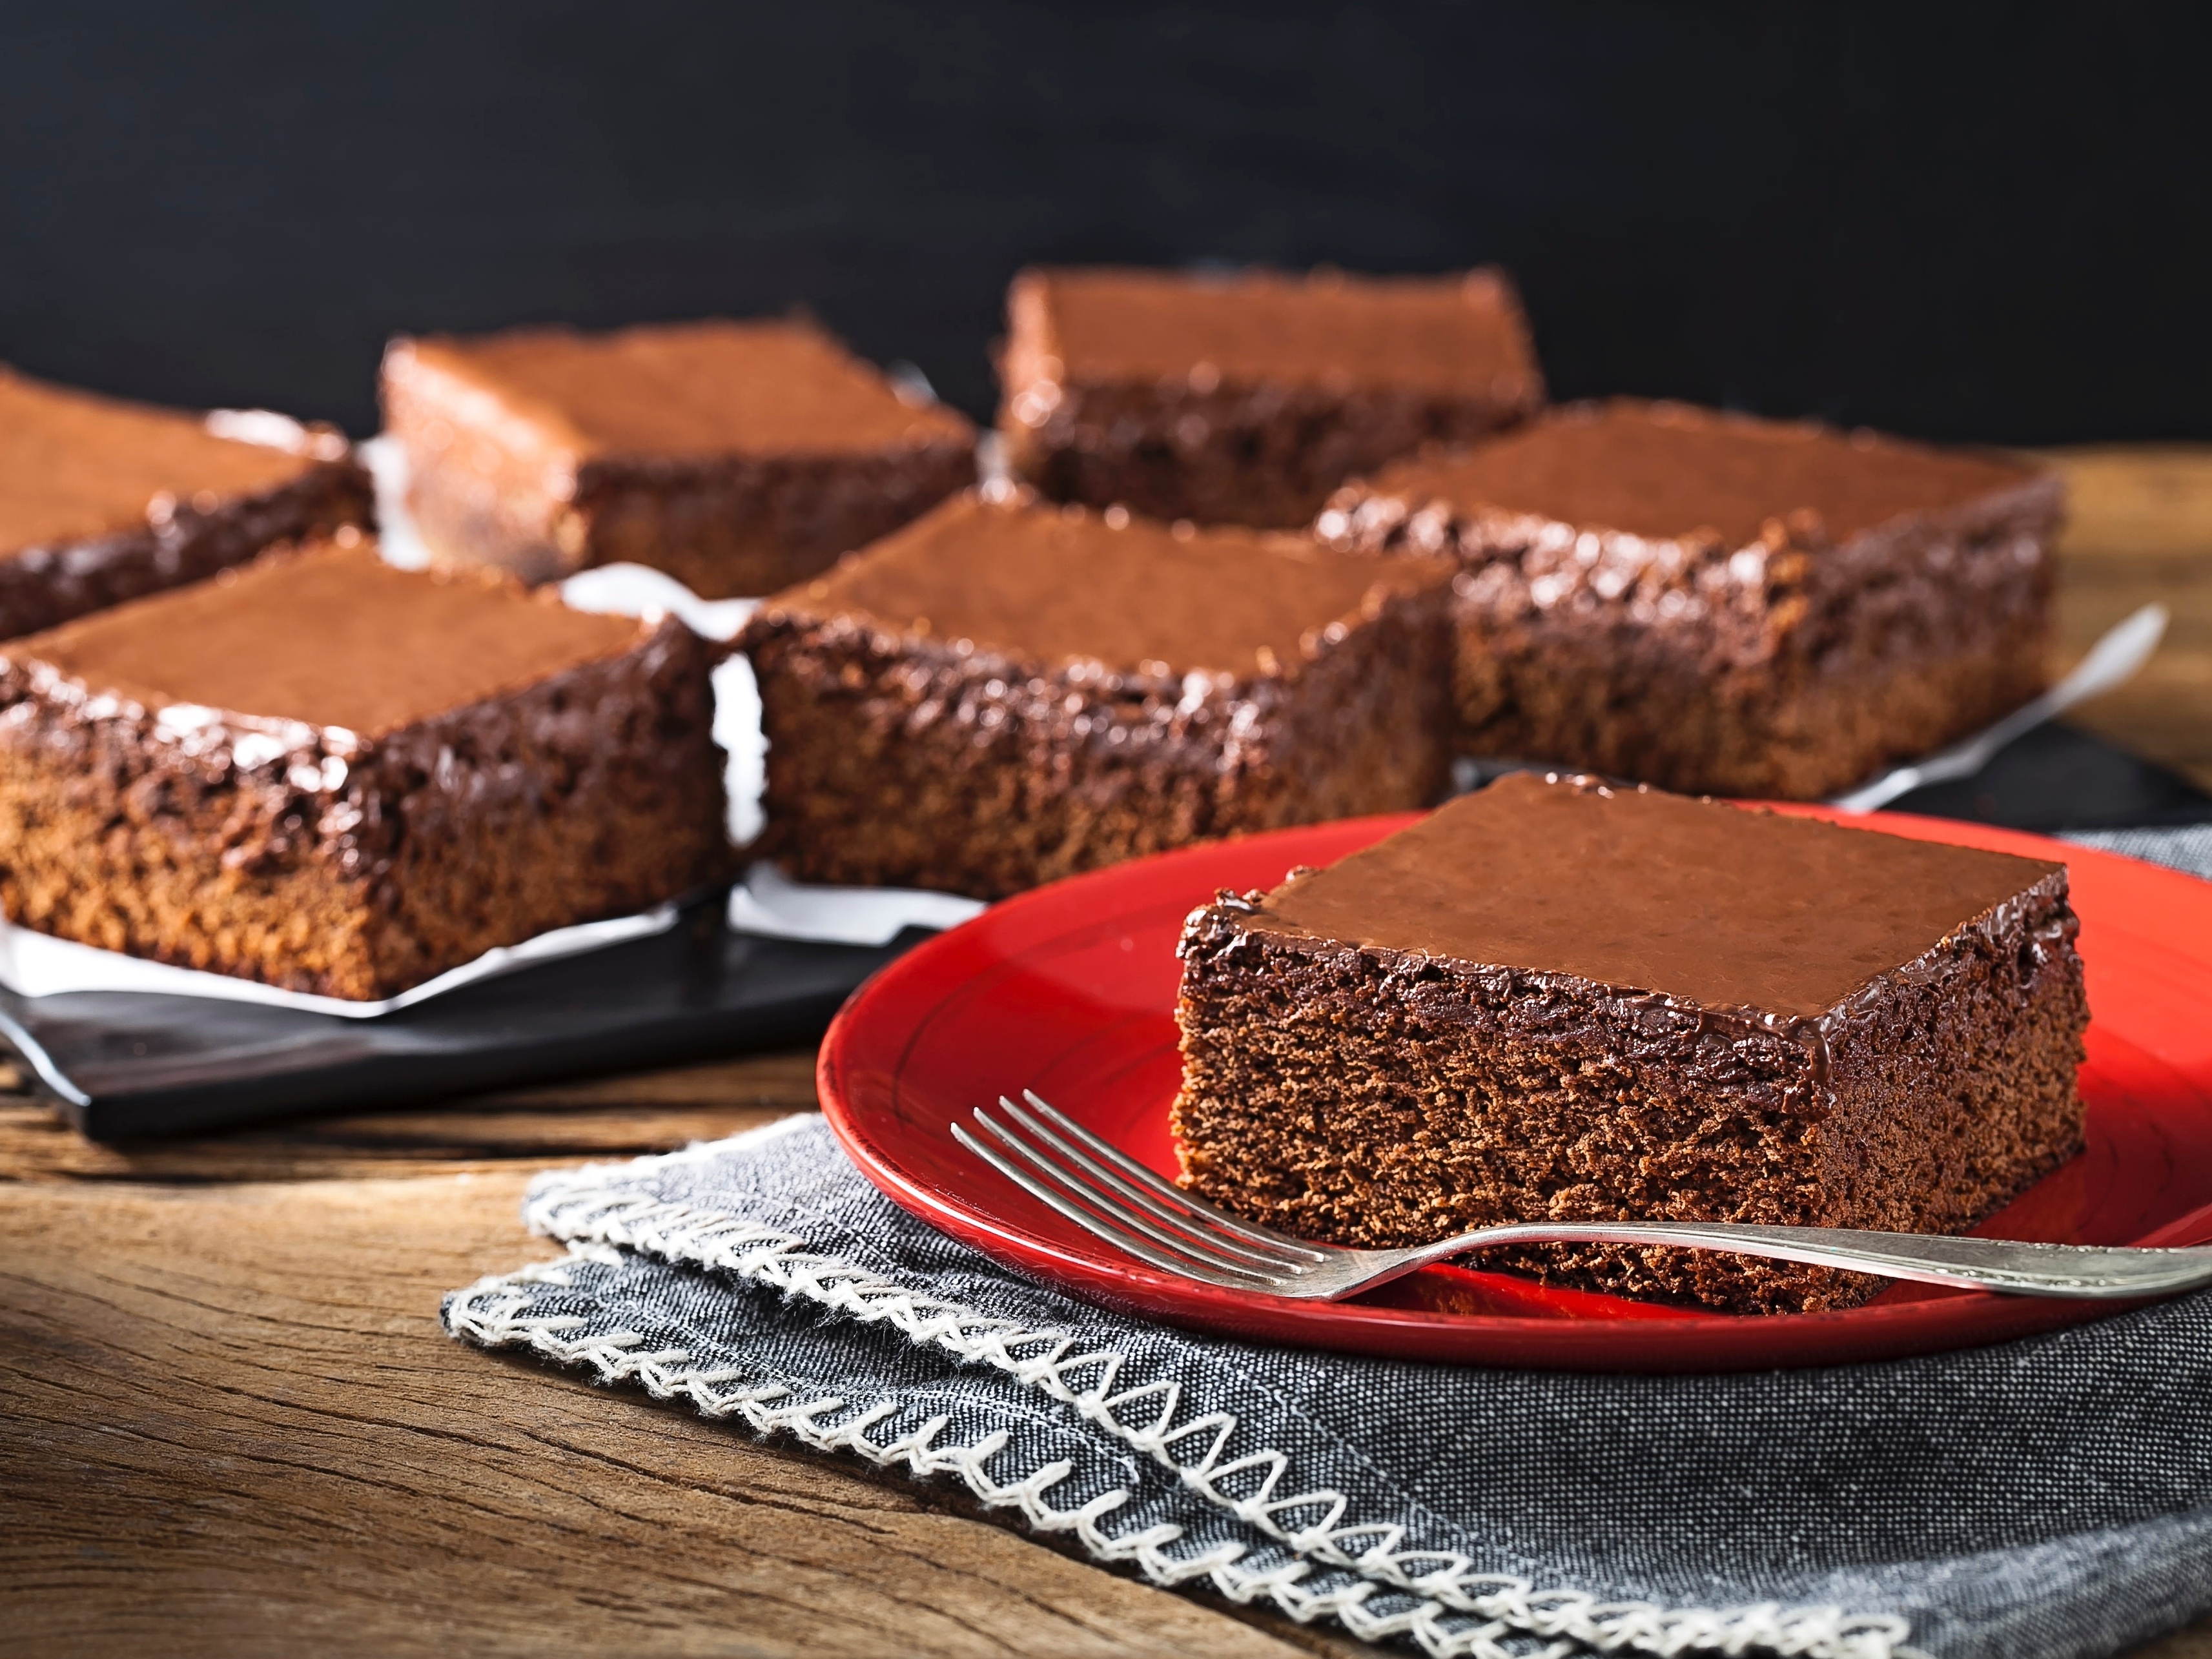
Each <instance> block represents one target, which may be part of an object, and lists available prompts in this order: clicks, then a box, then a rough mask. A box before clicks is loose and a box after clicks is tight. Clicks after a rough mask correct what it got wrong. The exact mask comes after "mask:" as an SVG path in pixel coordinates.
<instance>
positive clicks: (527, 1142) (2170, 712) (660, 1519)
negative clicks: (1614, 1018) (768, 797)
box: [0, 448, 2212, 1659]
mask: <svg viewBox="0 0 2212 1659" xmlns="http://www.w3.org/2000/svg"><path fill="white" fill-rule="evenodd" d="M2058 459H2060V462H2061V464H2062V465H2064V466H2065V467H2066V469H2067V470H2068V471H2069V474H2070V475H2071V477H2072V478H2073V481H2074V485H2075V527H2074V529H2073V531H2072V532H2070V533H2069V538H2068V541H2067V544H2066V549H2065V564H2064V576H2063V589H2062V592H2063V599H2062V617H2063V634H2064V637H2065V641H2066V643H2067V645H2068V647H2069V650H2071V651H2076V652H2078V650H2079V649H2080V648H2081V646H2083V645H2084V644H2086V643H2087V641H2089V640H2090V639H2092V638H2093V637H2094V636H2095V635H2096V634H2097V633H2098V632H2099V631H2100V629H2103V628H2104V627H2106V626H2107V625H2109V624H2110V623H2112V622H2113V621H2116V620H2117V619H2118V617H2120V616H2122V615H2124V614H2125V612H2126V611H2128V610H2130V609H2131V608H2132V607H2133V606H2135V605H2139V604H2141V603H2142V601H2144V600H2145V599H2151V598H2160V599H2165V600H2166V602H2167V603H2168V604H2169V605H2172V606H2173V608H2174V611H2175V613H2176V614H2175V624H2174V629H2173V632H2172V635H2171V636H2170V638H2169V642H2168V644H2167V646H2166V649H2165V650H2164V651H2163V652H2162V653H2160V656H2159V658H2158V659H2156V660H2155V661H2154V663H2153V664H2152V665H2151V666H2150V668H2149V669H2148V671H2146V672H2145V674H2144V675H2143V676H2142V678H2141V679H2139V680H2138V681H2136V684H2134V685H2132V686H2130V687H2129V688H2127V689H2126V690H2122V691H2120V692H2118V693H2117V694H2115V695H2114V696H2111V697H2109V698H2107V699H2106V700H2105V702H2103V703H2102V704H2100V705H2099V706H2098V707H2096V708H2093V709H2090V710H2088V711H2086V713H2085V714H2084V716H2083V719H2082V723H2083V724H2086V725H2088V726H2093V727H2095V728H2096V729H2098V730H2100V731H2101V732H2106V734H2108V735H2110V736H2112V737H2113V738H2117V739H2118V740H2120V741H2121V742H2124V743H2126V744H2130V745H2131V746H2133V747H2134V748H2136V750H2139V751H2140V752H2142V753H2143V754H2145V755H2148V756H2149V757H2153V758H2155V759H2158V760H2160V761H2163V762H2165V763H2167V764H2169V765H2171V766H2172V767H2174V768H2175V769H2178V770H2180V771H2182V772H2185V773H2186V774H2188V775H2190V776H2191V777H2193V778H2195V779H2196V780H2197V781H2198V782H2199V783H2200V784H2203V786H2205V787H2208V788H2212V450H2179V449H2165V450H2145V449H2141V448H2133V449H2124V450H2119V449H2115V450H2091V451H2081V452H2073V453H2067V454H2065V455H2063V456H2061V457H2060V458H2058ZM813 1103H814V1098H813V1085H812V1075H811V1056H810V1055H806V1054H780V1055H770V1056H764V1057H759V1058H755V1059H750V1060H739V1061H734V1062H731V1063H727V1064H723V1065H717V1066H698V1067H693V1068H690V1069H687V1070H684V1071H678V1072H667V1073H655V1074H652V1075H647V1076H641V1077H635V1078H628V1079H614V1080H611V1081H600V1082H593V1083H585V1084H577V1085H568V1086H562V1087H558V1088H550V1089H539V1090H533V1091H520V1092H513V1093H508V1094H504V1095H498V1096H491V1097H480V1098H477V1099H473V1100H470V1101H466V1102H463V1103H456V1104H453V1105H450V1106H445V1107H439V1108H432V1109H408V1110H394V1111H387V1112H380V1113H374V1114H365V1115H356V1116H351V1117H344V1118H330V1119H324V1120H320V1121H311V1122H303V1123H299V1124H294V1125H287V1126H283V1127H275V1128H267V1129H261V1130H256V1131H252V1132H245V1133H231V1134H227V1135H222V1136H216V1137H210V1138H206V1139H197V1140H191V1141H183V1142H176V1143H167V1144H147V1145H143V1146H137V1147H132V1148H128V1149H122V1150H117V1149H111V1148H102V1147H94V1146H88V1145H86V1144H85V1143H83V1142H82V1141H80V1140H78V1139H76V1137H75V1136H74V1135H73V1134H71V1133H70V1132H68V1131H67V1130H65V1129H64V1128H63V1127H61V1126H60V1125H59V1124H58V1122H57V1121H55V1119H54V1118H53V1117H52V1115H50V1114H49V1113H48V1112H47V1111H46V1109H44V1108H43V1107H41V1106H39V1105H37V1104H35V1103H32V1102H29V1101H27V1100H26V1099H24V1098H22V1097H21V1096H16V1097H4V1096H0V1613H4V1620H3V1621H0V1647H4V1648H6V1649H8V1650H11V1651H21V1652H24V1653H33V1652H36V1653H42V1654H96V1655H106V1654H120V1653H126V1652H129V1653H139V1652H148V1653H162V1654H179V1655H192V1654H203V1653H204V1654H223V1655H255V1654H291V1653H298V1652H302V1651H313V1652H321V1653H333V1654H364V1655H367V1654H413V1653H433V1652H435V1653H441V1654H446V1653H452V1652H456V1651H465V1652H469V1653H474V1654H487V1655H490V1654H507V1653H513V1654H529V1655H548V1656H565V1655H571V1654H574V1655H585V1654H592V1655H604V1654H607V1653H617V1652H618V1653H623V1654H626V1655H638V1656H658V1655H664V1654H671V1655H672V1654H685V1655H690V1654H727V1655H750V1654H762V1655H770V1654H848V1653H849V1654H855V1655H863V1654H865V1655H879V1654H894V1653H896V1654H913V1655H923V1656H937V1655H944V1656H953V1655H963V1656H965V1655H984V1654H1042V1653H1050V1654H1070V1655H1101V1656H1105V1655H1136V1654H1188V1653H1192V1652H1203V1653H1204V1654H1206V1656H1207V1659H1243V1656H1247V1655H1249V1656H1253V1659H1260V1656H1288V1655H1293V1654H1297V1653H1315V1652H1320V1653H1336V1654H1352V1653H1363V1652H1368V1651H1372V1650H1369V1649H1366V1648H1364V1646H1362V1645H1361V1644H1358V1643H1355V1642H1352V1641H1351V1640H1349V1639H1348V1638H1343V1637H1341V1636H1337V1635H1333V1634H1330V1633H1328V1632H1321V1631H1315V1630H1307V1629H1301V1628H1299V1627H1298V1626H1294V1625H1291V1623H1289V1622H1288V1621H1287V1620H1281V1619H1277V1618H1272V1617H1270V1616H1267V1615H1265V1614H1260V1613H1252V1612H1250V1611H1248V1610H1245V1609H1241V1608H1235V1607H1230V1606H1229V1605H1227V1604H1226V1603H1225V1602H1223V1601H1219V1600H1218V1599H1214V1598H1209V1597H1207V1596H1206V1595H1192V1594H1182V1593H1176V1594H1170V1593H1168V1592H1164V1591H1161V1590H1158V1589H1152V1588H1150V1587H1149V1586H1147V1585H1145V1584H1143V1583H1139V1582H1137V1581H1135V1580H1133V1579H1131V1578H1129V1577H1124V1576H1121V1575H1119V1574H1116V1573H1114V1572H1110V1571H1106V1570H1104V1569H1102V1568H1099V1567H1096V1566H1093V1565H1090V1564H1089V1563H1088V1562H1086V1561H1084V1560H1082V1559H1077V1558H1073V1557H1071V1556H1069V1555H1068V1554H1066V1553H1065V1552H1063V1551H1061V1550H1060V1549H1057V1548H1055V1547H1053V1546H1051V1545H1050V1544H1049V1543H1046V1542H1039V1541H1032V1540H1030V1538H1028V1537H1027V1536H1025V1535H1024V1534H1019V1533H1018V1532H1017V1531H1015V1530H1012V1529H1011V1528H1010V1527H1008V1526H1006V1525H1002V1524H1000V1523H999V1522H997V1521H996V1520H994V1518H993V1517H991V1516H987V1515H983V1514H981V1513H979V1512H978V1511H977V1510H976V1507H975V1505H974V1504H972V1503H970V1502H969V1501H967V1500H966V1498H965V1497H964V1494H963V1493H962V1492H957V1491H953V1490H948V1489H945V1488H940V1487H922V1486H915V1485H912V1484H909V1483H907V1482H905V1481H903V1480H892V1479H889V1478H878V1477H877V1476H875V1475H874V1474H872V1473H871V1472H869V1471H867V1470H866V1469H864V1468H860V1467H858V1466H855V1465H854V1464H849V1463H846V1462H832V1461H829V1460H825V1459H822V1458H818V1457H815V1456H812V1455H808V1454H805V1453H803V1452H798V1451H794V1450H792V1449H789V1448H787V1447H782V1446H766V1445H763V1444H761V1443H757V1442H755V1441H753V1440H751V1439H750V1438H748V1437H746V1436H745V1435H744V1434H743V1433H741V1432H738V1431H733V1430H732V1429H731V1428H729V1427H727V1426H720V1425H709V1424H707V1423H704V1422H702V1421H700V1420H699V1419H696V1418H694V1417H691V1416H690V1415H688V1414H686V1413H684V1412H682V1411H680V1410H676V1409H672V1408H669V1407H659V1406H656V1405H654V1404H653V1403H652V1402H650V1401H647V1400H645V1399H644V1398H642V1397H641V1396H639V1395H630V1394H623V1393H610V1392H605V1391H601V1390H596V1389H592V1388H589V1387H587V1386H586V1385H585V1384H584V1383H580V1382H578V1381H576V1380H575V1379H574V1378H573V1377H571V1376H567V1375H564V1374H562V1373H559V1372H556V1371H553V1370H547V1369H544V1368H543V1367H540V1366H538V1365H537V1364H533V1363H532V1362H529V1361H527V1360H521V1359H513V1358H504V1357H501V1356H495V1355H491V1354H486V1353H483V1352H478V1351H477V1350H474V1349H471V1348H465V1347H463V1346H460V1345H459V1344H458V1343H455V1342H453V1341H451V1340H448V1339H447V1337H446V1336H445V1335H444V1334H443V1333H442V1332H441V1329H440V1328H439V1326H438V1322H437V1307H438V1297H439V1296H440V1294H441V1292H442V1291H446V1290H448V1289H451V1288H453V1287H454V1286H456V1285H465V1284H467V1283H468V1282H469V1281H471V1279H475V1278H477V1277H478V1276H479V1275H480V1274H483V1273H489V1272H494V1271H500V1270H504V1269H507V1268H512V1267H519V1266H520V1265H521V1264H523V1263H525V1262H527V1261H536V1260H539V1259H542V1258H544V1256H545V1255H547V1254H548V1253H549V1247H548V1246H547V1244H546V1243H544V1241H543V1240H537V1239H532V1238H530V1237H527V1236H526V1235H525V1234H524V1232H523V1231H522V1228H521V1225H520V1222H519V1220H518V1218H517V1209H518V1206H519V1203H520V1196H521V1192H522V1188H523V1185H524V1183H525V1182H526V1181H527V1180H528V1178H529V1176H531V1174H532V1173H533V1172H534V1171H536V1170H540V1169H544V1168H547V1167H549V1166H551V1165H556V1164H566V1163H572V1162H575V1161H579V1160H580V1159H583V1158H606V1157H613V1156H622V1155H627V1154H631V1153H639V1152H655V1151H662V1150H666V1149H670V1148H673V1147H677V1146H683V1145H684V1144H686V1143H687V1142H689V1141H691V1140H694V1139H706V1138H711V1137H714V1136H719V1135H723V1134H728V1133H733V1132H735V1131H737V1130H738V1129H742V1128H745V1127H750V1126H752V1125H755V1124H758V1123H763V1122H766V1121H770V1120H771V1119H773V1118H775V1117H777V1116H780V1115H786V1114H788V1113H791V1112H795V1111H802V1110H806V1109H811V1107H812V1105H813ZM2141 1654H2142V1659H2152V1656H2156V1659H2212V1620H2207V1621H2205V1622H2204V1623H2202V1624H2200V1625H2198V1626H2196V1627H2195V1628H2194V1629H2193V1630H2192V1631H2190V1632H2180V1633H2177V1634H2175V1635H2173V1636H2170V1637H2167V1638H2164V1639H2162V1640H2160V1641H2159V1642H2156V1643H2154V1644H2152V1645H2151V1646H2150V1647H2148V1648H2146V1649H2143V1650H2141Z"/></svg>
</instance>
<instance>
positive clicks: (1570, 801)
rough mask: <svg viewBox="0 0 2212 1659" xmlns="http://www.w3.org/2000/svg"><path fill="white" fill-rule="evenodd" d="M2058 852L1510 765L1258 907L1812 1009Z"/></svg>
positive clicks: (1601, 976) (1726, 998)
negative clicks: (1553, 775)
mask: <svg viewBox="0 0 2212 1659" xmlns="http://www.w3.org/2000/svg"><path fill="white" fill-rule="evenodd" d="M2063 870H2064V866H2063V865H2057V864H2045V863H2041V862H2039V861H2038V860H2033V859H2022V858H2015V857H2013V856H2012V855H2010V854H2004V853H1988V852H1981V851H1978V850H1976V849H1972V848H1961V847H1948V846H1942V845H1940V844H1938V843H1936V842H1917V841H1905V840H1903V839H1901V838H1899V837H1898V836H1885V835H1881V834H1879V833H1876V832H1873V831H1869V830H1863V829H1844V828H1841V827H1838V826H1837V825H1834V824H1829V823H1819V822H1815V821H1813V820H1809V819H1804V818H1791V817H1781V816H1778V815H1777V814H1773V813H1770V812H1764V811H1753V810H1746V809H1744V808H1741V807H1736V806H1733V805H1728V804H1726V803H1724V802H1718V801H1711V800H1694V799H1689V798H1687V797H1686V796H1680V795H1668V794H1662V793H1657V792H1656V791H1646V790H1636V789H1620V790H1613V789H1608V788H1605V787H1600V786H1597V785H1595V784H1594V783H1591V782H1589V781H1587V780H1580V781H1577V780H1569V781H1556V782H1549V781H1545V780H1544V779H1541V778H1539V777H1537V776H1535V775H1533V774H1528V773H1516V774H1515V775H1510V776H1508V777H1505V778H1502V779H1500V780H1499V781H1498V782H1496V783H1494V784H1492V785H1491V786H1490V787H1488V788H1486V789H1484V790H1482V791H1480V792H1479V793H1475V794H1473V795H1466V796H1462V797H1461V798H1460V799H1457V800H1455V801H1453V802H1451V803H1450V804H1449V805H1446V806H1444V807H1443V808H1441V809H1439V810H1438V811H1436V812H1434V813H1432V814H1431V816H1430V817H1426V818H1425V819H1423V820H1422V821H1421V822H1420V823H1417V824H1415V825H1413V827H1412V828H1411V829H1404V830H1401V831H1400V832H1399V833H1398V834H1397V835H1395V836H1391V837H1390V838H1389V839H1388V840H1387V841H1383V842H1378V843H1377V844H1376V845H1375V846H1373V847H1370V848H1367V849H1365V850H1364V851H1363V852H1359V853H1355V854H1352V856H1351V857H1349V858H1346V859H1344V860H1340V862H1338V863H1336V864H1334V865H1333V866H1330V867H1329V868H1328V869H1326V870H1322V871H1316V872H1302V873H1300V874H1297V875H1295V876H1293V877H1292V878H1291V879H1290V880H1289V881H1287V882H1286V883H1285V884H1283V885H1282V886H1280V887H1279V888H1277V889H1276V890H1274V891H1273V892H1272V893H1269V894H1268V895H1267V897H1266V898H1265V900H1264V901H1262V902H1261V904H1260V905H1259V907H1258V908H1257V909H1256V910H1255V912H1254V913H1253V914H1252V915H1250V916H1249V920H1248V922H1247V925H1248V926H1249V927H1252V928H1254V929H1255V930H1258V931H1261V932H1266V933H1279V934H1291V935H1304V936H1307V937H1310V938H1315V939H1329V940H1346V941H1351V942H1355V943H1358V944H1360V945H1369V946H1374V947H1378V948H1380V949H1383V950H1386V951H1396V952H1404V953H1409V954H1415V955H1424V956H1431V957H1453V958H1456V959H1458V960H1460V961H1462V962H1468V963H1481V964H1485V965H1490V966H1495V967H1499V968H1508V969H1518V970H1523V971H1527V972H1530V973H1537V974H1564V975H1573V976H1575V977H1576V978H1578V979H1581V980H1585V981H1591V982H1593V983H1595V984H1598V985H1601V986H1609V987H1619V988H1622V989H1627V990H1635V991H1643V992H1648V993H1651V994H1656V995H1658V996H1661V997H1664V998H1668V999H1671V1000H1680V1001H1682V1002H1685V1003H1688V1004H1692V1005H1695V1006H1700V1007H1705V1008H1711V1009H1719V1010H1726V1011H1729V1012H1737V1011H1743V1010H1756V1011H1760V1012H1765V1013H1767V1014H1771V1015H1778V1016H1782V1017H1783V1018H1784V1019H1785V1020H1793V1019H1794V1020H1810V1019H1816V1018H1819V1017H1820V1016H1822V1015H1826V1014H1828V1013H1830V1012H1832V1011H1835V1010H1836V1009H1837V1008H1838V1005H1841V1004H1843V1003H1844V1002H1845V1001H1846V1000H1848V999H1849V998H1850V995H1851V994H1852V993H1853V992H1855V991H1857V990H1858V989H1859V988H1860V987H1862V986H1863V985H1865V984H1866V983H1867V982H1868V981H1869V980H1871V979H1873V978H1875V976H1876V975H1880V974H1882V973H1885V972H1887V971H1889V970H1891V969H1896V968H1899V967H1900V966H1902V965H1903V964H1905V963H1911V962H1912V961H1913V960H1914V959H1915V958H1917V957H1920V956H1921V955H1923V953H1924V952H1926V951H1928V950H1929V948H1930V947H1931V946H1933V945H1936V944H1938V943H1939V942H1940V941H1942V939H1945V938H1946V937H1948V936H1949V935H1951V934H1953V933H1958V932H1960V930H1961V929H1964V928H1966V927H1970V926H1972V925H1973V924H1974V923H1975V922H1977V921H1978V920H1980V919H1981V918H1983V917H1984V916H1986V915H1989V914H1990V912H1991V911H1992V910H1993V909H1996V908H2000V907H2002V906H2003V905H2004V904H2005V903H2006V902H2007V901H2008V900H2011V899H2014V898H2015V897H2016V896H2019V895H2021V893H2022V892H2024V891H2025V890H2027V889H2029V888H2032V887H2034V886H2036V885H2037V884H2039V883H2043V882H2045V881H2047V880H2049V879H2050V878H2053V877H2054V876H2058V875H2061V874H2062V873H2063Z"/></svg>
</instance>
